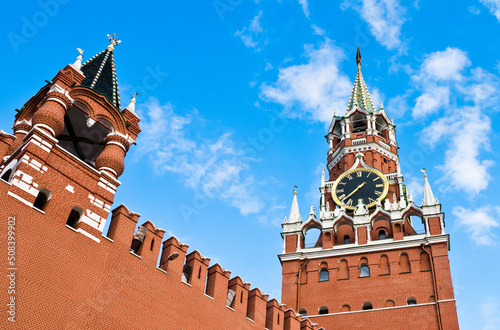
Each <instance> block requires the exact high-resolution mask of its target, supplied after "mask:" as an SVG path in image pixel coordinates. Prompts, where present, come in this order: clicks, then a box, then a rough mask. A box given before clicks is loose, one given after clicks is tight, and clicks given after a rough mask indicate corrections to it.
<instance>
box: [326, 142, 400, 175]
mask: <svg viewBox="0 0 500 330" xmlns="http://www.w3.org/2000/svg"><path fill="white" fill-rule="evenodd" d="M370 150H374V151H377V152H379V153H380V154H382V155H384V156H386V157H388V158H390V159H392V160H394V161H395V162H398V161H399V159H398V155H397V154H395V153H394V152H392V151H390V150H387V149H385V148H383V147H381V145H380V144H378V143H376V142H369V143H366V144H360V145H350V146H344V148H339V149H337V150H336V151H335V152H334V153H333V155H332V160H331V161H330V162H329V163H328V165H327V168H328V170H329V171H331V170H332V168H333V166H335V164H337V163H338V161H339V160H340V159H341V158H342V157H343V156H344V155H346V154H349V153H358V152H366V151H370Z"/></svg>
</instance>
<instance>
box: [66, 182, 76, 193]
mask: <svg viewBox="0 0 500 330" xmlns="http://www.w3.org/2000/svg"><path fill="white" fill-rule="evenodd" d="M66 190H67V191H69V192H70V193H73V194H74V193H75V188H74V187H73V186H72V185H70V184H68V185H67V186H66Z"/></svg>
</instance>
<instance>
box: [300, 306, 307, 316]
mask: <svg viewBox="0 0 500 330" xmlns="http://www.w3.org/2000/svg"><path fill="white" fill-rule="evenodd" d="M299 314H300V315H302V316H307V311H306V310H305V309H304V308H301V309H299Z"/></svg>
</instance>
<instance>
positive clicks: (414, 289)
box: [282, 244, 458, 329]
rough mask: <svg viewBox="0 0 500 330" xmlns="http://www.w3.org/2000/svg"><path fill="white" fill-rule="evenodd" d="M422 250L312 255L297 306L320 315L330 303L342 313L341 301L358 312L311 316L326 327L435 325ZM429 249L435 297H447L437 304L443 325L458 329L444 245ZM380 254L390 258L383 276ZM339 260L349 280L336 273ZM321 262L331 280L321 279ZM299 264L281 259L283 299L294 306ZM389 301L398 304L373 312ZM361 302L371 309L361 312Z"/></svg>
mask: <svg viewBox="0 0 500 330" xmlns="http://www.w3.org/2000/svg"><path fill="white" fill-rule="evenodd" d="M421 251H422V249H421V248H420V247H415V248H408V249H404V250H388V251H377V252H372V253H367V254H363V255H357V254H356V255H347V256H339V257H331V258H317V259H310V260H309V262H308V264H307V273H308V274H307V278H308V281H307V283H305V284H302V285H301V288H300V298H299V299H300V305H299V308H304V309H306V310H307V313H308V315H318V309H319V307H321V306H326V307H328V312H329V313H340V312H342V310H341V307H342V306H343V305H349V306H350V310H351V311H353V312H354V311H358V312H356V313H347V314H337V315H331V316H321V317H318V318H316V317H314V318H311V320H312V321H313V322H318V323H319V324H321V325H322V326H323V327H325V329H338V328H350V327H352V325H354V324H355V325H356V326H358V327H359V328H366V329H382V328H397V327H400V328H408V325H410V324H411V327H412V328H414V329H433V328H437V317H436V312H435V310H436V305H435V303H433V300H432V299H433V296H434V286H433V279H432V272H430V271H428V269H427V268H426V267H424V268H422V271H421V267H420V253H421ZM404 253H406V254H408V257H409V262H410V269H411V272H408V273H400V272H403V271H407V270H408V269H407V268H405V269H402V268H401V267H400V256H401V254H404ZM432 253H433V259H434V265H435V273H436V279H437V289H438V297H439V300H440V301H448V302H444V303H443V302H442V303H440V306H441V305H442V306H444V307H442V308H441V318H442V320H443V324H445V323H446V324H447V325H448V327H445V328H444V329H458V320H457V315H456V308H455V302H454V300H453V299H454V295H453V287H452V284H451V274H450V271H449V265H448V254H447V247H446V244H434V245H432ZM382 256H387V258H388V261H389V269H390V274H386V273H387V272H386V271H384V267H382V269H381V268H380V265H381V262H380V260H381V257H382ZM361 258H366V259H367V260H368V265H369V267H370V276H369V277H363V278H362V277H359V264H360V260H361ZM403 259H404V258H403ZM341 260H347V262H348V268H349V271H348V273H349V279H344V278H345V276H344V275H342V274H339V271H340V269H339V265H340V262H341ZM325 262H326V263H327V264H328V270H329V280H328V281H321V282H320V281H319V270H320V268H322V267H324V263H325ZM320 264H321V266H320ZM298 265H299V263H298V261H286V262H283V287H282V300H283V302H284V303H285V304H287V305H289V306H296V304H297V284H296V283H297V273H298ZM382 266H384V263H382ZM410 297H413V298H416V300H417V304H419V305H417V306H410V307H406V305H407V299H408V298H410ZM388 300H392V301H394V303H395V307H397V308H393V309H389V310H383V311H378V312H376V311H375V309H381V308H384V307H386V302H387V301H388ZM365 302H371V303H372V306H373V308H374V310H373V311H362V305H363V303H365ZM428 303H431V304H430V305H425V306H420V304H428ZM401 307H403V308H401ZM418 315H421V317H420V316H418ZM384 322H390V324H391V326H390V327H389V326H387V323H384ZM340 324H342V325H344V326H345V327H343V326H340ZM334 325H335V326H334ZM384 325H385V326H384Z"/></svg>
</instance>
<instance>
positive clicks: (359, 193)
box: [332, 168, 389, 210]
mask: <svg viewBox="0 0 500 330" xmlns="http://www.w3.org/2000/svg"><path fill="white" fill-rule="evenodd" d="M388 190H389V185H388V183H387V179H386V178H385V176H384V175H383V174H382V173H380V172H379V171H377V170H372V169H367V168H357V169H354V170H352V171H348V172H345V173H344V174H342V175H341V176H339V177H338V179H337V181H335V184H334V185H333V188H332V197H333V199H334V200H335V203H337V204H338V205H342V202H344V203H345V208H346V209H348V210H354V209H355V208H356V205H357V204H358V200H359V199H362V200H363V204H365V205H366V206H367V207H368V208H370V207H373V206H375V205H376V204H377V198H380V200H383V199H384V198H385V196H386V195H387V191H388Z"/></svg>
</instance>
